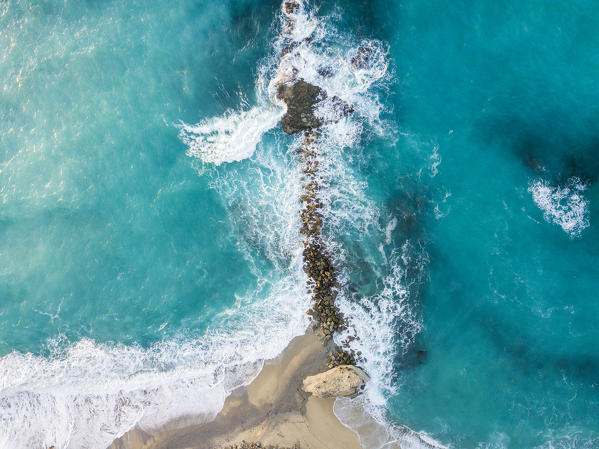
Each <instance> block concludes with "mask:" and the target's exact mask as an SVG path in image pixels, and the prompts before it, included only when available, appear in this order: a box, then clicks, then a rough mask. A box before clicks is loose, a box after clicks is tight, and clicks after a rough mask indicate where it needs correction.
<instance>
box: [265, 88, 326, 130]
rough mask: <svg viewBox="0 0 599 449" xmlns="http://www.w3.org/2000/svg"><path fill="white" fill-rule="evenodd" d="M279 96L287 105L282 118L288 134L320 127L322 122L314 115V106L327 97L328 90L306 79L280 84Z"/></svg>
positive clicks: (282, 123)
mask: <svg viewBox="0 0 599 449" xmlns="http://www.w3.org/2000/svg"><path fill="white" fill-rule="evenodd" d="M277 96H278V97H279V98H280V99H281V100H283V101H284V102H285V104H286V105H287V112H286V113H285V115H284V116H283V119H282V120H281V125H282V126H283V131H285V132H286V133H287V134H295V133H298V132H300V131H304V130H306V129H312V128H318V127H319V126H320V125H321V124H322V121H321V120H320V119H319V118H318V117H316V116H315V115H314V106H315V105H316V104H317V103H318V102H320V101H322V100H324V99H325V98H326V92H325V91H324V90H322V89H321V88H320V87H318V86H314V85H313V84H310V83H307V82H306V81H304V80H299V81H297V82H295V83H293V84H279V86H278V88H277Z"/></svg>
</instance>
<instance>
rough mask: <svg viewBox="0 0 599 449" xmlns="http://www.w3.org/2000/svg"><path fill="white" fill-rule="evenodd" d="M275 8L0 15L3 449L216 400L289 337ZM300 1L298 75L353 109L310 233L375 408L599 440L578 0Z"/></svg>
mask: <svg viewBox="0 0 599 449" xmlns="http://www.w3.org/2000/svg"><path fill="white" fill-rule="evenodd" d="M279 6H280V4H279V2H278V1H267V2H264V1H262V2H257V1H250V0H247V1H223V2H204V1H191V0H190V1H176V2H166V1H158V0H156V1H149V2H148V1H145V2H137V1H134V2H125V1H120V0H112V1H106V2H100V3H97V2H74V1H54V0H48V1H44V2H27V1H13V0H9V1H7V2H4V3H2V4H0V48H3V49H4V50H3V51H2V53H1V54H0V80H1V81H0V118H1V120H0V357H1V358H0V423H2V426H0V443H1V444H2V445H4V446H6V447H8V448H12V447H15V448H17V447H19V448H20V447H47V446H49V445H51V444H56V445H57V447H61V448H62V447H64V448H66V447H73V448H75V447H90V448H95V447H105V446H106V442H110V441H111V440H112V439H113V438H115V437H118V436H119V435H121V434H122V433H123V432H125V431H126V430H128V429H129V428H131V427H132V426H133V425H135V424H136V423H137V424H139V423H141V424H142V425H143V426H145V428H148V429H152V428H156V427H159V426H160V425H161V424H163V423H164V421H165V420H166V419H167V418H169V417H170V418H172V417H175V416H176V415H177V413H181V414H183V412H188V413H194V414H201V413H209V412H211V411H217V410H218V408H219V404H220V405H222V400H224V397H225V396H226V394H228V392H229V391H230V390H231V389H232V388H234V387H235V386H236V385H240V384H242V383H243V382H244V381H245V380H244V379H246V378H247V377H248V376H249V375H251V373H253V372H254V371H255V369H256V367H259V362H258V365H255V364H254V362H256V360H259V359H261V358H265V357H266V358H268V357H273V356H275V355H276V354H277V353H278V352H279V351H280V350H281V349H282V348H283V347H284V346H285V344H286V342H288V341H289V340H290V339H291V338H292V337H293V336H294V335H297V334H299V333H301V332H302V331H303V329H305V326H306V324H307V321H306V318H305V315H304V310H305V308H306V305H307V302H308V300H309V299H308V297H307V295H306V292H305V290H304V287H303V285H304V284H303V282H304V280H305V278H304V277H303V273H302V272H301V260H300V259H299V257H298V256H299V251H300V250H301V238H300V235H299V232H298V230H299V223H298V219H297V211H298V210H299V202H298V201H297V196H298V195H297V194H298V192H300V178H299V164H298V162H297V160H296V156H294V152H293V148H294V145H296V144H297V143H296V142H294V140H293V138H291V137H289V136H286V135H284V134H283V133H282V131H281V130H280V129H279V127H278V126H274V125H273V126H271V122H272V123H274V124H275V125H276V120H277V118H278V116H277V114H278V112H277V111H278V109H277V108H276V107H274V106H273V105H272V104H270V103H269V96H268V89H267V87H266V85H267V84H268V81H269V80H270V79H272V77H273V74H274V73H275V71H276V66H277V64H278V51H279V50H280V48H279V47H278V45H279V44H277V43H276V37H277V35H278V33H279V22H278V15H279V12H278V11H279ZM313 6H314V5H313V4H311V6H310V7H309V8H308V10H309V11H314V10H313ZM316 6H317V10H316V11H315V14H316V15H315V17H317V18H318V19H319V20H320V22H319V26H318V27H317V31H315V32H314V33H315V34H314V40H313V43H312V44H311V45H312V46H313V51H312V50H310V51H308V50H306V52H304V53H302V55H303V56H304V57H305V58H306V61H308V62H307V63H306V68H304V69H303V70H304V72H302V73H305V76H307V77H310V76H313V77H314V79H311V81H314V82H322V83H323V84H322V86H323V87H325V88H327V90H329V92H332V93H338V94H339V95H340V96H342V97H343V95H346V97H343V98H344V99H347V101H351V102H352V103H355V106H356V112H355V113H354V115H353V116H352V117H351V118H349V119H348V120H347V121H345V122H342V123H340V124H337V125H334V126H331V127H330V129H328V130H327V131H326V133H325V139H324V140H323V145H324V148H326V151H325V152H324V155H325V156H324V157H325V158H326V160H325V161H324V162H323V165H324V166H325V172H326V174H327V175H326V176H328V178H327V179H328V180H329V187H328V192H329V193H328V194H327V195H329V197H328V199H327V209H326V210H327V216H326V217H325V230H324V232H325V238H326V239H327V242H328V244H329V245H330V246H331V247H332V248H333V249H334V252H335V254H336V262H337V264H338V266H339V267H340V268H341V271H342V273H341V278H342V280H343V284H344V294H343V295H342V298H341V300H342V304H341V305H342V308H343V310H344V311H345V312H346V314H351V315H352V316H353V322H352V326H351V327H352V329H355V331H356V332H357V333H358V335H360V337H361V342H357V343H355V344H356V345H357V346H356V349H360V350H362V352H363V353H364V354H365V356H366V358H367V361H366V362H365V363H366V368H367V370H369V374H371V377H372V382H371V385H370V386H369V389H368V390H367V392H366V397H367V400H368V401H370V402H369V404H378V405H379V406H381V407H382V409H380V408H379V410H383V414H386V415H387V419H388V420H390V421H391V422H392V423H396V424H397V423H398V424H403V425H407V426H409V427H410V428H412V429H414V430H417V431H423V432H426V433H427V434H428V435H429V436H431V437H433V438H434V439H435V440H437V441H439V442H440V443H442V444H445V445H449V446H451V447H455V448H510V449H511V448H535V447H543V448H594V447H598V446H599V430H598V429H599V415H598V414H597V410H598V409H599V391H598V389H599V384H598V383H597V382H598V381H597V379H598V378H599V356H598V355H597V351H596V347H597V344H598V343H599V330H598V327H597V326H596V320H597V317H598V316H599V303H598V302H597V300H596V299H597V295H596V291H597V287H598V280H599V272H598V270H599V268H598V267H597V264H596V263H595V261H596V260H597V255H598V254H599V238H598V237H599V236H598V235H597V233H598V231H597V229H598V228H597V226H596V221H597V211H598V207H599V206H598V202H599V193H598V191H597V187H596V178H597V169H598V168H599V162H598V161H599V158H597V156H596V154H595V153H596V151H597V148H598V146H599V139H598V138H597V123H598V120H597V119H599V35H597V33H596V32H595V30H596V29H597V26H598V25H599V9H598V8H597V6H596V4H594V3H593V2H591V1H589V0H576V1H568V2H566V1H559V2H558V1H556V2H551V4H548V3H547V2H540V1H525V2H522V1H521V2H516V1H503V2H492V1H488V0H484V1H478V2H471V1H470V2H467V1H464V2H460V1H458V2H452V3H447V2H441V1H437V0H431V1H426V2H423V1H411V0H404V1H401V2H396V1H394V2H382V1H370V2H357V1H356V2H352V1H350V2H331V1H324V0H322V1H318V2H317V4H316ZM319 33H320V34H319ZM273 42H274V43H273ZM359 45H370V46H374V47H376V48H377V49H379V50H380V59H376V61H375V64H374V65H373V67H371V69H370V71H368V72H367V73H365V74H362V75H360V76H363V77H364V78H359V76H357V75H355V74H353V72H352V69H351V64H349V62H348V61H349V59H350V58H349V57H348V56H347V55H349V56H351V55H352V54H353V53H352V51H355V49H356V48H357V47H358V46H359ZM316 65H321V66H329V67H330V68H331V69H332V71H333V72H335V73H336V74H340V75H338V76H337V75H334V76H333V77H332V78H327V79H324V78H322V79H321V78H318V76H317V75H316V74H314V73H313V72H314V70H312V71H310V70H311V69H310V68H311V67H315V66H316ZM369 77H371V78H369ZM370 79H372V80H373V82H372V84H371V85H370V84H368V85H366V84H367V83H366V84H360V83H363V82H364V80H370ZM183 123H185V124H195V123H200V126H204V128H203V129H201V130H197V129H196V130H197V136H195V137H193V138H192V139H191V142H190V141H189V140H186V138H185V135H184V134H181V124H183ZM211 136H212V137H213V136H217V137H218V139H217V141H216V144H214V145H212V144H211V143H210V142H211V140H210V138H211ZM255 143H257V145H255ZM254 150H255V151H254ZM248 342H251V350H250V351H248V349H247V347H248V344H249V343H248ZM240 366H241V368H240ZM173 398H175V399H176V400H175V401H174V400H173ZM177 398H183V399H185V398H189V402H186V401H185V400H183V399H181V401H180V402H177ZM173 402H174V403H177V405H179V406H180V408H179V409H177V408H176V407H167V406H166V404H172V403H173ZM87 416H89V417H90V419H89V420H86V417H87ZM90 423H91V424H90ZM86 426H91V427H86ZM23 428H27V429H28V431H26V434H27V435H26V437H27V438H22V440H21V441H20V442H19V443H14V441H15V439H14V436H15V435H17V434H18V435H21V436H22V435H23V430H22V429H23ZM97 428H101V429H102V430H101V431H99V432H95V430H97ZM90 429H94V431H91V430H90ZM2 432H4V433H2Z"/></svg>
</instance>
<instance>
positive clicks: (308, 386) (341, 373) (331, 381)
mask: <svg viewBox="0 0 599 449" xmlns="http://www.w3.org/2000/svg"><path fill="white" fill-rule="evenodd" d="M366 382H368V376H367V375H366V373H365V372H364V371H362V370H361V369H360V368H358V367H356V366H351V365H342V366H337V367H336V368H333V369H330V370H328V371H325V372H324V373H320V374H316V375H314V376H308V377H306V378H305V379H304V382H303V383H302V389H303V390H304V391H305V392H307V393H312V394H313V395H314V396H316V397H317V398H336V397H339V396H354V395H355V394H357V393H358V391H360V390H361V389H363V388H364V385H365V384H366Z"/></svg>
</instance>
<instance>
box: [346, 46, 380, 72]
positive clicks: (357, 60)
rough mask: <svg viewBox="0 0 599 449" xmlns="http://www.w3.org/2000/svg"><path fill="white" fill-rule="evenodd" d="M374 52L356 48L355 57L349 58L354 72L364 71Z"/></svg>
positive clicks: (365, 48) (369, 49)
mask: <svg viewBox="0 0 599 449" xmlns="http://www.w3.org/2000/svg"><path fill="white" fill-rule="evenodd" d="M373 52H374V50H373V49H372V48H370V47H358V50H357V52H356V56H354V57H353V58H351V65H352V67H353V68H354V70H359V69H366V68H368V66H369V65H370V63H371V59H372V53H373Z"/></svg>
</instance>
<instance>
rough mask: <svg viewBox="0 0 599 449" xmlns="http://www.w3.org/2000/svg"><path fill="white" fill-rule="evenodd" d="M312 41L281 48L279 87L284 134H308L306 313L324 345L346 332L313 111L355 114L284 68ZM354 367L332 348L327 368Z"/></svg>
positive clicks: (291, 22)
mask: <svg viewBox="0 0 599 449" xmlns="http://www.w3.org/2000/svg"><path fill="white" fill-rule="evenodd" d="M299 8H300V5H299V3H298V2H297V1H292V0H289V1H285V2H284V3H283V13H284V14H285V15H286V16H287V18H288V22H287V25H286V28H287V29H288V30H293V27H294V26H295V17H294V16H295V14H296V13H297V12H298V11H299ZM289 35H291V33H290V34H289ZM309 42H310V38H309V37H308V38H304V39H303V40H301V41H299V40H293V39H290V42H288V44H287V45H286V46H284V47H283V51H282V54H281V70H280V71H281V73H282V75H281V76H280V77H279V82H278V85H277V97H278V98H279V99H280V100H282V101H284V102H285V104H286V105H287V111H286V113H285V115H284V116H283V118H282V120H281V125H282V127H283V131H285V132H286V133H287V134H295V133H298V132H301V131H303V132H304V141H303V143H302V145H301V147H300V149H299V152H300V154H301V158H302V162H303V166H304V167H303V173H304V177H305V182H304V185H303V190H304V192H303V194H302V195H301V197H300V200H301V203H302V208H301V211H300V218H301V221H302V227H301V233H302V235H303V236H304V242H303V243H304V251H303V259H304V271H305V272H306V274H307V275H308V285H307V287H308V293H309V294H311V296H312V307H311V308H310V309H309V310H308V311H307V313H308V314H309V315H311V316H312V318H313V320H314V328H315V330H318V331H319V332H320V334H321V335H322V337H323V338H324V339H325V340H327V341H330V340H331V339H332V337H333V334H334V333H335V332H340V331H342V330H344V329H345V328H346V322H345V320H344V318H343V315H342V314H341V312H340V311H339V309H338V308H337V306H336V305H335V300H336V298H337V296H338V294H339V283H338V281H337V270H336V269H335V267H334V266H333V263H332V258H331V255H330V254H329V252H328V251H327V249H326V246H325V243H324V241H323V239H322V237H321V231H322V227H323V215H322V207H323V204H322V201H321V200H320V198H319V194H318V193H319V191H320V185H319V180H320V177H319V173H318V171H319V164H320V161H319V154H318V149H319V147H318V145H317V142H318V138H319V137H320V130H319V128H320V127H321V126H322V125H323V119H321V118H319V117H317V116H316V115H315V107H316V106H317V105H318V103H320V102H322V101H323V100H327V101H328V102H329V103H330V104H329V105H328V106H329V110H330V111H331V112H330V114H329V115H330V117H327V119H326V123H329V122H331V121H337V120H339V119H340V118H341V117H342V116H344V115H347V114H349V113H351V112H353V107H351V106H350V105H347V104H346V103H345V102H343V101H342V100H341V99H339V98H337V97H331V98H329V99H327V94H326V92H325V91H324V90H323V89H321V88H320V87H318V86H315V85H313V84H310V83H308V82H306V81H304V80H303V79H299V80H298V79H297V78H296V74H297V71H296V70H295V68H294V67H291V68H287V70H286V71H285V70H283V69H282V67H283V66H284V62H283V61H284V60H285V59H286V58H287V57H289V53H291V52H294V51H296V49H297V48H299V47H300V46H301V45H303V44H306V43H309ZM283 73H284V75H283ZM332 346H334V345H332ZM344 346H345V345H344ZM355 363H356V357H355V355H354V354H353V353H350V352H346V351H345V350H344V349H341V348H337V347H334V351H332V352H331V353H330V356H329V367H334V366H338V365H350V364H355Z"/></svg>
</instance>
